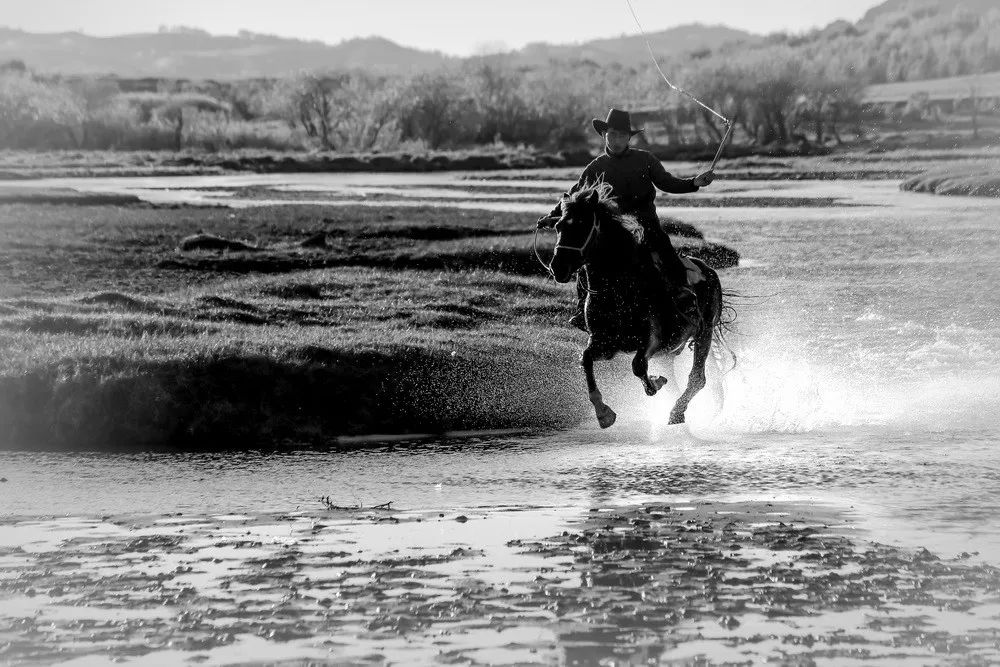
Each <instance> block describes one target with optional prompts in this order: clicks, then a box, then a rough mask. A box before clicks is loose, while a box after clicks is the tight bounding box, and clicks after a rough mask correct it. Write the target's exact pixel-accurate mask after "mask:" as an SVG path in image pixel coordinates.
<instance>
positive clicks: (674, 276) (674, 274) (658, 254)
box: [644, 221, 687, 288]
mask: <svg viewBox="0 0 1000 667" xmlns="http://www.w3.org/2000/svg"><path fill="white" fill-rule="evenodd" d="M644 227H645V228H646V244H647V245H648V246H649V249H650V252H651V253H652V255H653V261H654V262H656V264H657V268H659V269H660V271H661V272H662V273H663V275H664V276H666V278H667V280H669V281H670V284H671V285H672V286H674V287H675V288H682V287H686V286H687V267H685V266H684V263H683V262H682V261H681V258H680V256H679V255H678V254H677V251H676V250H675V249H674V245H673V244H672V243H671V242H670V237H669V236H668V235H667V233H666V232H665V231H663V228H662V227H660V224H659V221H657V222H656V223H655V224H653V223H651V224H647V225H644Z"/></svg>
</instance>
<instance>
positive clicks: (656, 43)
mask: <svg viewBox="0 0 1000 667" xmlns="http://www.w3.org/2000/svg"><path fill="white" fill-rule="evenodd" d="M647 38H648V39H649V43H650V46H652V48H653V52H654V53H656V55H657V56H669V55H680V54H683V53H692V52H697V51H703V50H711V49H715V48H718V47H720V46H722V45H724V44H735V43H745V44H755V43H758V42H760V41H762V40H763V37H762V36H760V35H754V34H753V33H749V32H746V31H745V30H737V29H735V28H728V27H726V26H722V25H713V26H707V25H702V24H700V23H693V24H690V25H682V26H677V27H675V28H670V29H668V30H661V31H659V32H653V33H648V34H647ZM513 55H514V56H515V57H517V58H518V59H520V60H523V61H528V62H529V63H531V64H535V63H539V62H545V61H547V60H551V59H555V60H568V59H572V60H592V61H594V62H596V63H598V64H601V65H604V64H607V63H612V62H618V63H622V64H624V65H634V64H636V63H640V62H642V63H646V62H648V61H649V51H648V50H647V48H646V42H645V41H644V40H643V38H642V36H641V35H639V34H638V32H637V33H636V34H632V35H622V36H620V37H612V38H607V39H595V40H591V41H589V42H583V43H580V44H568V45H562V44H546V43H534V44H529V45H528V46H526V47H524V48H523V49H521V50H520V51H516V52H515V53H514V54H513Z"/></svg>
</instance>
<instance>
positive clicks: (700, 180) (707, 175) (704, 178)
mask: <svg viewBox="0 0 1000 667" xmlns="http://www.w3.org/2000/svg"><path fill="white" fill-rule="evenodd" d="M714 180H715V172H714V171H712V170H711V169H709V170H708V171H703V172H701V173H700V174H698V175H697V176H695V177H694V179H693V181H692V182H693V183H694V185H695V187H698V188H703V187H705V186H706V185H709V184H711V183H712V181H714Z"/></svg>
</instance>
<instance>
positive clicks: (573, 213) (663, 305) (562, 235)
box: [549, 182, 723, 428]
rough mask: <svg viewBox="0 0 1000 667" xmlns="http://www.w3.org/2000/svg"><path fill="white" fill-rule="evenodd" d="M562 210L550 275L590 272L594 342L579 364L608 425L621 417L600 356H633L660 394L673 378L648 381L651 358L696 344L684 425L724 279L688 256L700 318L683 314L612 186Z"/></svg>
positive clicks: (581, 194)
mask: <svg viewBox="0 0 1000 667" xmlns="http://www.w3.org/2000/svg"><path fill="white" fill-rule="evenodd" d="M562 213H563V214H562V217H561V218H560V219H559V221H558V222H556V224H555V230H556V233H557V236H556V245H555V255H554V256H553V258H552V262H551V264H550V265H549V270H550V272H551V274H552V277H553V278H555V280H556V281H557V282H560V283H565V282H568V281H569V280H570V278H571V277H572V276H573V274H574V273H575V272H576V271H578V270H579V271H583V272H585V274H586V280H587V290H588V294H587V300H586V305H585V309H584V313H585V316H586V322H587V329H588V331H589V332H590V340H589V341H588V343H587V347H586V349H585V350H584V351H583V355H582V357H581V359H580V363H581V365H582V366H583V371H584V373H585V374H586V377H587V389H588V391H589V392H590V402H591V403H593V405H594V410H595V412H596V414H597V421H598V422H599V423H600V425H601V428H608V427H609V426H611V425H612V424H614V423H615V419H617V415H616V414H615V411H614V410H612V409H611V408H610V407H608V406H607V404H605V403H604V398H603V396H602V395H601V392H600V391H599V390H598V388H597V383H596V381H595V380H594V360H595V359H611V358H612V357H614V356H615V355H616V354H617V353H618V352H634V353H635V357H634V358H633V359H632V372H633V373H635V375H636V377H638V378H639V379H640V380H641V381H642V384H643V387H644V388H645V390H646V394H647V395H648V396H653V395H655V394H656V392H657V391H659V389H660V388H661V387H662V386H663V385H665V384H666V383H667V380H666V378H663V377H659V376H658V377H650V376H649V359H650V357H652V356H653V355H654V354H657V353H659V352H666V353H672V354H674V355H678V354H680V353H681V351H682V350H683V349H684V346H685V345H686V344H688V343H689V342H691V341H693V345H692V347H693V349H694V364H693V366H692V367H691V373H690V375H689V376H688V383H687V388H685V390H684V393H682V394H681V395H680V397H679V398H678V399H677V402H676V403H675V404H674V407H673V409H672V410H671V411H670V423H671V424H680V423H683V422H684V412H685V411H686V410H687V407H688V403H690V402H691V399H692V398H694V396H695V394H697V393H698V392H699V391H700V390H701V389H702V388H703V387H704V386H705V361H706V360H707V358H708V355H709V351H710V350H711V346H712V342H713V338H714V334H715V332H716V329H718V328H719V327H721V326H722V312H723V301H722V285H721V283H720V282H719V276H718V274H717V273H716V272H715V271H714V270H712V269H711V268H709V267H708V265H706V264H705V263H704V262H702V261H701V260H699V259H694V258H688V257H683V258H682V261H683V262H684V264H685V266H686V267H687V269H688V279H689V282H690V286H691V288H692V289H693V290H694V293H695V296H696V297H697V314H696V315H694V316H692V314H684V313H681V312H680V311H679V310H678V309H677V308H676V307H675V306H674V304H673V301H672V300H671V299H670V298H669V297H668V296H667V294H668V292H667V290H666V289H665V287H664V286H663V284H662V283H660V284H656V282H655V281H662V280H663V278H662V276H661V274H660V272H659V270H658V269H656V267H655V265H654V262H653V258H652V254H651V253H650V250H649V248H648V247H647V246H646V245H645V244H644V243H643V236H642V234H643V229H642V227H641V226H640V225H639V223H637V222H636V221H635V220H634V219H632V218H630V217H628V216H623V215H620V214H619V212H618V207H617V205H616V204H615V202H614V200H613V199H612V198H611V188H610V186H608V185H607V184H605V183H602V182H598V183H595V184H592V185H589V186H587V187H584V188H582V189H580V190H578V191H576V192H574V193H573V194H571V195H569V196H568V197H567V198H565V199H564V200H563V202H562Z"/></svg>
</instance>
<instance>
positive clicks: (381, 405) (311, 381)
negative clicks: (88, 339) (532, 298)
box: [0, 344, 586, 451]
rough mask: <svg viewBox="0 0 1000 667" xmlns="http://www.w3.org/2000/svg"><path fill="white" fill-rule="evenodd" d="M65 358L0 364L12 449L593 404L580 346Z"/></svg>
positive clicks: (487, 424)
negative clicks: (9, 366)
mask: <svg viewBox="0 0 1000 667" xmlns="http://www.w3.org/2000/svg"><path fill="white" fill-rule="evenodd" d="M362 347H363V346H358V348H356V349H350V348H339V349H338V348H336V347H330V348H324V347H319V346H306V347H302V348H299V349H295V348H287V349H280V350H273V351H272V352H271V353H270V354H259V355H250V354H247V355H240V354H218V355H213V354H211V353H206V354H199V355H196V356H194V357H193V358H184V359H170V360H157V359H155V358H146V359H139V360H131V361H129V362H127V363H121V362H120V361H117V360H115V359H87V358H76V359H73V358H62V359H58V360H52V361H49V362H46V363H44V364H41V365H39V366H36V367H34V368H32V369H30V370H28V371H25V372H22V373H18V374H16V375H7V376H4V377H0V425H2V427H3V431H2V432H0V441H2V442H3V443H5V446H4V447H3V448H4V449H7V450H52V451H90V450H142V451H146V450H157V449H196V450H232V449H247V448H254V449H281V448H285V447H289V446H324V445H335V446H339V447H345V448H346V447H351V448H353V447H364V446H369V445H370V442H368V441H369V440H370V439H371V438H370V437H368V436H370V435H371V434H385V435H388V436H390V437H393V438H396V439H410V438H411V437H413V435H414V434H418V435H419V436H421V437H423V438H426V437H429V436H445V435H446V434H454V433H468V432H476V431H499V430H513V429H521V430H545V429H554V428H566V427H569V426H572V425H575V424H578V423H579V422H580V421H581V420H582V419H584V417H585V410H586V400H585V398H586V396H585V392H584V391H583V390H582V389H581V388H580V387H578V386H577V385H578V384H582V381H581V382H574V381H573V380H574V379H576V380H579V378H575V375H576V374H578V373H576V371H577V370H578V369H577V368H576V364H575V360H574V355H573V353H572V352H571V351H570V350H569V349H568V348H566V347H560V346H558V345H553V346H552V348H551V349H548V350H545V351H541V352H540V351H532V350H525V349H524V347H523V346H517V345H511V346H498V347H497V348H496V349H495V350H494V351H492V352H490V353H486V352H484V351H482V350H476V349H474V348H473V347H472V346H466V345H456V346H455V347H454V349H453V350H451V351H450V352H449V351H444V350H441V349H435V347H434V346H431V345H426V346H422V345H418V344H409V345H399V346H395V347H394V348H392V349H388V350H378V351H373V350H365V349H361V348H362Z"/></svg>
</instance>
